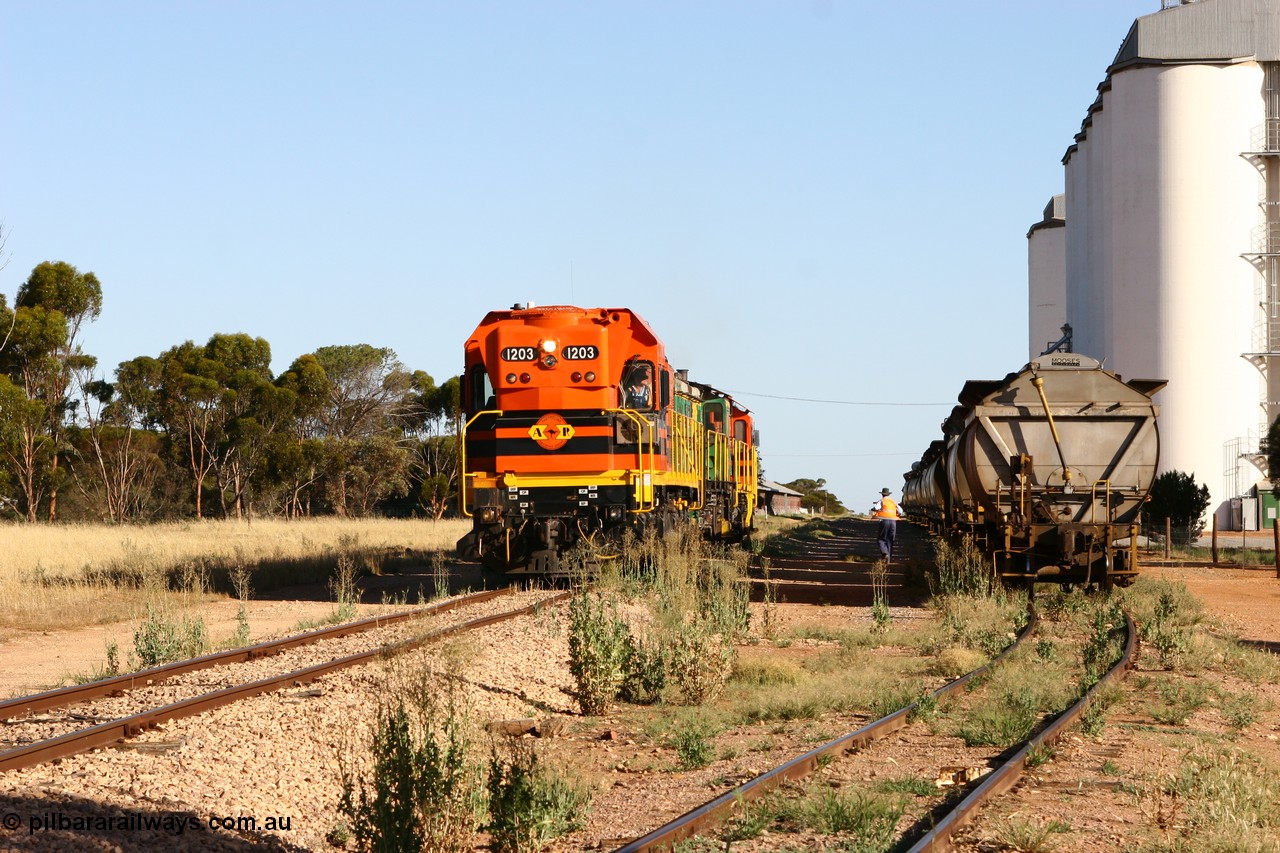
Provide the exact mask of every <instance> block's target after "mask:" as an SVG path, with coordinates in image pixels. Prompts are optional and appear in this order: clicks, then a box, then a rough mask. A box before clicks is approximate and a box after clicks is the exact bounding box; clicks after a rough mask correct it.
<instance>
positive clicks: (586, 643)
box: [569, 587, 631, 715]
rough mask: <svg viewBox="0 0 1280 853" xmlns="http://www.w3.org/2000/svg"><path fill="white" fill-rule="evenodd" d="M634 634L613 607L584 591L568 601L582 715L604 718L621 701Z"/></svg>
mask: <svg viewBox="0 0 1280 853" xmlns="http://www.w3.org/2000/svg"><path fill="white" fill-rule="evenodd" d="M630 639H631V633H630V631H629V630H628V629H627V626H626V623H625V622H623V621H622V620H621V619H620V618H619V617H618V614H617V610H616V608H615V607H614V606H613V605H612V604H611V605H610V606H609V607H608V610H607V612H606V608H605V603H604V600H603V599H602V598H601V597H600V596H599V595H596V594H594V593H591V592H588V591H587V589H586V588H585V587H584V588H582V589H580V590H579V591H578V592H577V593H576V594H575V595H574V596H573V598H571V599H570V600H569V671H570V672H571V673H572V674H573V679H574V681H575V682H576V683H577V685H578V704H579V705H580V706H581V707H582V713H584V714H589V715H594V714H603V713H604V712H605V711H607V710H608V709H609V708H610V707H611V706H612V705H613V703H614V700H616V699H617V698H618V693H619V692H620V691H621V689H622V684H623V680H624V678H625V676H626V668H625V665H626V661H627V655H628V640H630Z"/></svg>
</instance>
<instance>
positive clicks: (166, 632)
mask: <svg viewBox="0 0 1280 853" xmlns="http://www.w3.org/2000/svg"><path fill="white" fill-rule="evenodd" d="M208 648H209V637H208V632H206V631H205V627H204V619H202V618H200V617H199V616H197V617H195V618H194V619H192V618H189V617H186V616H183V617H182V618H181V619H177V620H175V619H173V618H172V617H170V616H168V615H166V614H163V613H158V612H157V611H156V610H155V609H154V608H151V607H148V608H147V619H146V621H145V622H143V623H142V624H141V625H139V626H138V628H137V629H136V630H135V631H134V632H133V649H134V652H135V653H136V654H137V655H138V661H139V663H140V664H141V665H142V667H143V668H147V667H153V666H160V665H161V664H166V663H172V662H174V661H179V660H183V659H185V658H193V657H199V656H200V655H202V654H204V653H205V652H206V651H207V650H208Z"/></svg>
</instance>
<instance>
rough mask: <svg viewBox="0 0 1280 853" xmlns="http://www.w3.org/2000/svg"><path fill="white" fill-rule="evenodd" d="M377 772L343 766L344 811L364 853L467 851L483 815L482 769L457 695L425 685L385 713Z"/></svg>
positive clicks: (375, 749) (376, 743)
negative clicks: (472, 756) (473, 758)
mask: <svg viewBox="0 0 1280 853" xmlns="http://www.w3.org/2000/svg"><path fill="white" fill-rule="evenodd" d="M370 747H371V751H372V759H373V767H372V768H371V770H370V771H369V772H368V773H363V774H362V773H359V772H357V771H356V770H353V769H352V768H350V767H349V766H343V767H342V798H341V800H340V802H339V808H340V810H341V811H342V813H343V815H344V816H345V817H346V818H347V819H348V821H349V830H350V834H351V836H352V837H353V838H354V839H355V841H356V845H357V847H358V848H359V849H361V850H374V851H418V850H432V851H451V850H470V849H471V846H472V838H473V836H474V834H475V829H476V827H477V825H478V824H479V822H480V818H481V815H482V812H483V805H484V797H483V787H482V785H481V779H482V773H481V767H480V766H479V765H478V764H477V763H474V762H472V761H471V760H470V757H469V753H470V750H471V741H470V738H469V736H468V734H467V726H466V715H465V713H464V712H463V710H462V709H461V708H460V705H459V701H458V699H457V697H456V694H455V692H454V691H453V689H452V688H446V689H445V690H444V691H443V692H441V691H440V690H439V689H438V688H437V689H432V686H431V685H428V684H425V683H424V684H420V685H418V686H416V687H415V688H411V689H409V690H407V691H402V692H398V693H397V695H396V696H395V698H394V699H392V700H391V701H389V702H388V703H387V704H386V705H384V706H383V707H381V708H380V709H379V712H378V718H377V723H376V726H375V730H374V733H373V738H372V743H371V744H370Z"/></svg>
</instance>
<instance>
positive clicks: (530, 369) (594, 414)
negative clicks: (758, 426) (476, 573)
mask: <svg viewBox="0 0 1280 853" xmlns="http://www.w3.org/2000/svg"><path fill="white" fill-rule="evenodd" d="M462 408H463V412H464V414H463V420H462V424H461V434H460V436H459V442H458V445H459V449H460V462H461V470H460V476H459V483H460V486H459V489H460V494H459V506H460V507H461V509H462V511H463V512H464V513H465V514H466V515H469V516H470V517H471V518H472V529H471V531H470V532H469V533H468V534H467V535H466V536H464V537H463V538H462V539H461V540H459V542H458V552H459V555H460V556H462V557H464V558H473V559H474V558H479V559H481V560H483V561H484V563H485V564H486V565H488V566H489V567H491V568H494V569H499V570H502V571H508V572H529V573H538V574H551V573H556V572H557V571H559V570H560V562H559V561H560V555H561V554H562V553H563V551H564V550H565V549H566V548H569V547H571V546H574V545H577V544H579V543H585V544H586V546H587V547H589V548H592V549H594V550H596V551H598V552H604V551H608V550H609V549H611V548H612V547H613V546H614V545H616V542H617V541H618V540H619V539H621V538H622V536H623V535H624V533H625V532H626V531H632V532H633V533H635V534H637V535H644V534H645V533H646V532H648V531H653V532H654V533H657V534H658V535H662V534H665V533H667V532H669V531H671V530H674V529H675V527H676V526H677V525H680V524H683V523H687V522H689V521H692V522H694V523H696V524H697V525H698V526H699V527H700V528H701V529H702V531H703V533H705V534H706V535H707V536H709V537H712V538H719V539H729V540H732V539H741V538H742V537H743V536H744V535H746V534H747V532H748V531H750V529H751V526H752V516H753V514H754V512H755V506H756V481H757V474H758V462H757V455H756V441H757V438H756V435H755V433H754V429H753V424H752V419H751V413H750V412H749V411H747V410H746V409H745V408H743V407H742V406H740V405H739V404H738V403H737V402H736V401H735V400H734V399H733V398H732V397H731V396H730V395H728V394H726V393H723V392H721V391H717V390H716V389H715V388H713V387H711V386H709V385H703V384H700V383H697V382H691V381H689V380H688V378H687V377H686V375H685V373H684V372H683V371H678V370H675V369H673V368H672V366H671V364H670V362H669V361H668V360H667V353H666V348H665V347H664V346H663V344H662V341H661V340H660V339H659V338H658V337H657V335H655V334H654V333H653V330H652V329H650V327H649V325H648V324H647V323H646V322H645V321H644V320H642V319H641V318H640V317H639V316H638V315H636V314H635V313H634V312H633V311H630V310H628V309H625V308H576V307H572V306H566V305H555V306H546V307H534V306H521V305H517V306H515V307H513V308H512V309H511V310H507V311H492V312H490V313H489V314H488V315H486V316H485V318H484V319H483V320H482V321H481V322H480V325H479V326H478V327H477V328H476V330H475V332H474V333H473V334H472V335H471V337H470V338H469V339H468V340H467V343H466V355H465V372H464V374H463V390H462Z"/></svg>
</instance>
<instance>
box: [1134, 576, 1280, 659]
mask: <svg viewBox="0 0 1280 853" xmlns="http://www.w3.org/2000/svg"><path fill="white" fill-rule="evenodd" d="M1143 574H1144V576H1146V577H1152V578H1163V579H1165V580H1168V581H1170V582H1173V583H1181V584H1185V585H1186V587H1187V589H1188V590H1189V591H1190V592H1191V594H1192V595H1194V596H1195V597H1196V598H1198V599H1200V600H1201V601H1202V602H1204V606H1205V611H1206V612H1207V613H1208V614H1209V615H1211V616H1214V617H1217V618H1218V619H1221V620H1222V621H1223V623H1224V624H1226V625H1227V626H1229V627H1231V628H1232V629H1234V630H1235V631H1236V632H1238V633H1239V635H1240V639H1241V640H1244V641H1246V642H1248V643H1249V644H1251V645H1259V646H1263V647H1265V648H1268V649H1270V650H1271V651H1273V652H1280V578H1277V577H1276V571H1275V569H1273V568H1265V569H1227V568H1221V567H1219V568H1198V567H1191V568H1186V567H1178V568H1150V569H1145V570H1144V571H1143Z"/></svg>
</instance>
